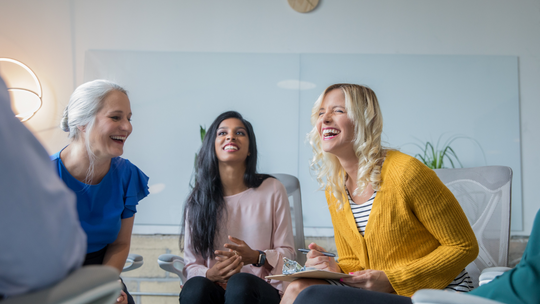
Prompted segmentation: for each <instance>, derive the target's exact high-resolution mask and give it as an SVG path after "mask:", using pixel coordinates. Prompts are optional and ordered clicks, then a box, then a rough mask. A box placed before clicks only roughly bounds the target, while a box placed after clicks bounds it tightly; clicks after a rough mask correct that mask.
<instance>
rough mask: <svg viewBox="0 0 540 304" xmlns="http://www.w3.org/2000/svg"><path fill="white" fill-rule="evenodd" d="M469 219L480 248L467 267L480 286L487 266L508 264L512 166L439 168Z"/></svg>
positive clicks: (438, 172)
mask: <svg viewBox="0 0 540 304" xmlns="http://www.w3.org/2000/svg"><path fill="white" fill-rule="evenodd" d="M435 172H436V173H437V176H439V178H440V179H441V181H442V182H443V183H444V184H445V185H446V186H447V187H448V189H450V191H452V193H453V194H454V196H455V197H456V199H457V200H458V202H459V204H460V205H461V208H462V209H463V211H464V212H465V215H466V216H467V218H468V219H469V223H470V224H471V226H472V229H473V231H474V234H475V235H476V239H477V240H478V246H479V247H480V252H479V254H478V257H477V258H476V260H474V262H472V263H471V264H469V265H468V266H467V268H466V269H467V271H468V272H469V275H470V276H471V278H472V280H473V284H474V286H475V287H478V281H479V276H480V273H481V272H482V270H484V268H487V267H500V266H503V267H506V266H508V243H509V239H510V203H511V189H512V188H511V187H512V169H510V168H509V167H503V166H488V167H476V168H462V169H437V170H435Z"/></svg>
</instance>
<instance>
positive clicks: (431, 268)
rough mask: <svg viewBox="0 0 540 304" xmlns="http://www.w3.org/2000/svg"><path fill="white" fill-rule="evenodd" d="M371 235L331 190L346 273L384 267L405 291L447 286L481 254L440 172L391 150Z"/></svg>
mask: <svg viewBox="0 0 540 304" xmlns="http://www.w3.org/2000/svg"><path fill="white" fill-rule="evenodd" d="M381 180H382V182H381V188H380V190H379V191H378V192H377V195H376V196H375V201H374V202H373V208H372V210H371V214H370V216H369V220H368V223H367V226H366V231H365V235H364V236H362V235H361V234H360V233H359V232H358V228H357V227H356V222H355V220H354V218H353V215H352V212H351V208H350V206H349V204H348V203H347V198H346V197H345V198H344V199H343V201H344V202H345V204H344V205H343V208H342V209H341V210H338V205H337V199H336V198H335V197H334V196H333V195H332V192H331V191H326V199H327V202H328V208H329V209H330V214H331V216H332V223H333V225H334V234H335V240H336V246H337V251H338V256H339V262H338V265H339V267H341V270H342V271H343V272H344V273H349V272H353V271H358V270H363V269H375V270H382V271H384V272H385V274H386V276H387V277H388V279H389V280H390V283H391V284H392V286H393V287H394V290H395V291H396V292H397V294H399V295H403V296H412V294H413V293H414V292H416V291H417V290H419V289H422V288H434V289H442V288H445V287H446V286H448V284H450V282H452V281H453V280H454V279H455V278H456V276H457V275H458V274H459V273H460V272H461V271H462V270H463V269H464V268H465V266H467V265H468V264H469V263H470V262H472V261H473V260H474V259H475V258H476V256H477V255H478V243H477V242H476V237H475V236H474V233H473V231H472V228H471V226H470V224H469V221H468V220H467V218H466V216H465V213H464V212H463V210H462V209H461V207H460V206H459V203H458V201H457V200H456V199H455V197H454V196H453V194H452V193H451V192H450V190H448V188H446V186H445V185H444V184H443V183H442V182H441V181H440V180H439V178H438V177H437V175H436V174H435V172H434V171H433V170H431V169H429V168H428V167H426V166H425V165H424V164H422V163H421V162H420V161H418V160H417V159H415V158H413V157H411V156H408V155H406V154H403V153H401V152H398V151H388V153H387V155H386V159H385V161H384V164H383V166H382V169H381Z"/></svg>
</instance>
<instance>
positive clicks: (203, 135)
mask: <svg viewBox="0 0 540 304" xmlns="http://www.w3.org/2000/svg"><path fill="white" fill-rule="evenodd" d="M199 127H200V128H201V129H200V132H201V142H203V141H204V137H205V136H206V127H204V128H203V126H201V125H199Z"/></svg>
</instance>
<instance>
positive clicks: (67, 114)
mask: <svg viewBox="0 0 540 304" xmlns="http://www.w3.org/2000/svg"><path fill="white" fill-rule="evenodd" d="M112 91H119V92H122V93H124V94H126V96H127V92H126V90H125V89H124V88H122V87H121V86H119V85H117V84H116V83H113V82H110V81H108V80H104V79H97V80H93V81H89V82H87V83H83V84H81V85H80V86H79V87H77V88H76V89H75V91H74V92H73V94H71V97H70V98H69V104H68V105H67V107H66V108H65V109H64V114H63V116H62V120H61V122H60V128H61V129H62V130H64V131H65V132H69V135H68V137H69V138H70V139H71V140H72V141H73V140H77V139H79V138H80V136H81V132H82V130H84V131H85V133H86V136H85V145H86V151H87V152H88V157H89V159H90V166H89V168H88V171H87V172H86V180H85V182H86V183H88V184H90V183H91V179H92V176H93V174H94V161H95V154H94V152H93V151H92V147H91V146H90V140H89V138H90V133H91V132H92V128H93V126H94V122H95V121H96V115H97V113H98V112H99V111H100V110H101V109H102V108H103V101H104V99H105V97H107V95H109V93H110V92H112Z"/></svg>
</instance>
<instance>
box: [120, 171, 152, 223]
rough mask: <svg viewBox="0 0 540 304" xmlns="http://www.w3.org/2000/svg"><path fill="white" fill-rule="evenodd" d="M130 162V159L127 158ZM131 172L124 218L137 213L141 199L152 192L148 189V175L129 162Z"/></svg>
mask: <svg viewBox="0 0 540 304" xmlns="http://www.w3.org/2000/svg"><path fill="white" fill-rule="evenodd" d="M125 161H126V162H128V160H125ZM127 172H128V174H129V179H128V184H127V189H126V194H125V201H124V211H123V212H122V219H125V218H130V217H132V216H133V215H134V214H135V213H137V205H138V204H139V201H140V200H142V199H143V198H145V197H146V196H147V195H148V194H149V193H150V192H149V191H148V179H149V178H148V176H146V174H144V172H142V171H141V170H140V169H139V168H137V166H135V165H133V164H131V163H129V169H128V170H127Z"/></svg>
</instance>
